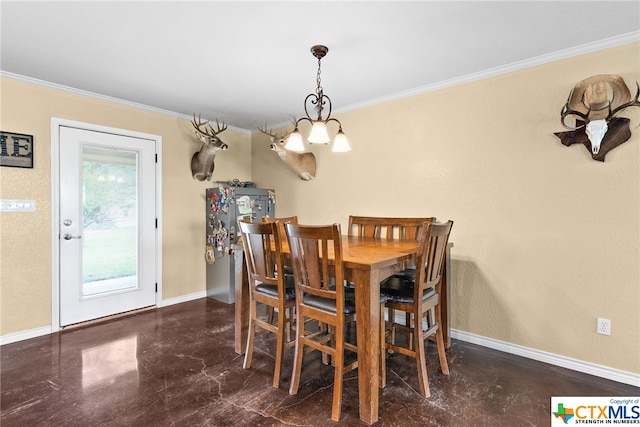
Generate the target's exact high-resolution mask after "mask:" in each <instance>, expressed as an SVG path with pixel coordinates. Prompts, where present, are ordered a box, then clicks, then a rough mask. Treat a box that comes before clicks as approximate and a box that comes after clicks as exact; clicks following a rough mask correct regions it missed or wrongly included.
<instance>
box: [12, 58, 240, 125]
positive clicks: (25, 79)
mask: <svg viewBox="0 0 640 427" xmlns="http://www.w3.org/2000/svg"><path fill="white" fill-rule="evenodd" d="M0 77H2V78H7V79H11V80H16V81H20V82H23V83H29V84H32V85H35V86H40V87H44V88H48V89H54V90H59V91H61V92H66V93H71V94H74V95H80V96H86V97H89V98H93V99H97V100H99V101H105V102H111V103H113V104H119V105H124V106H126V107H132V108H137V109H139V110H145V111H150V112H152V113H158V114H163V115H165V116H170V117H176V118H179V119H185V120H192V117H191V116H188V115H186V114H182V113H176V112H175V111H169V110H164V109H162V108H156V107H151V106H149V105H145V104H139V103H137V102H132V101H127V100H125V99H120V98H115V97H112V96H107V95H102V94H99V93H95V92H90V91H87V90H83V89H77V88H73V87H70V86H65V85H61V84H58V83H52V82H48V81H45V80H40V79H35V78H33V77H27V76H23V75H21V74H15V73H10V72H7V71H2V70H0ZM227 129H229V130H233V131H235V132H240V133H247V134H250V133H251V131H250V130H248V129H242V128H238V127H235V126H228V127H227Z"/></svg>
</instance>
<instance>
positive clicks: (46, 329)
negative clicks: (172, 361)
mask: <svg viewBox="0 0 640 427" xmlns="http://www.w3.org/2000/svg"><path fill="white" fill-rule="evenodd" d="M206 296H207V292H206V291H202V292H196V293H193V294H189V295H182V296H179V297H176V298H169V299H165V300H162V302H161V303H160V304H161V305H159V307H166V306H169V305H173V304H180V303H181V302H187V301H193V300H196V299H199V298H205V297H206ZM52 332H53V331H52V329H51V325H47V326H42V327H40V328H35V329H29V330H27V331H20V332H14V333H12V334H7V335H2V336H0V345H5V344H11V343H14V342H18V341H24V340H28V339H30V338H36V337H41V336H43V335H49V334H51V333H52Z"/></svg>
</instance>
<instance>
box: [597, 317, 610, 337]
mask: <svg viewBox="0 0 640 427" xmlns="http://www.w3.org/2000/svg"><path fill="white" fill-rule="evenodd" d="M596 332H597V333H599V334H602V335H611V320H609V319H603V318H601V317H598V325H597V327H596Z"/></svg>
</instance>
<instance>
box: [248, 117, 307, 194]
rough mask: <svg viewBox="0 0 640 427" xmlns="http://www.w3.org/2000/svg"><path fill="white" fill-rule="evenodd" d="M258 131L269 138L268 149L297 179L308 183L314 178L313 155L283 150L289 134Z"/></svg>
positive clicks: (263, 129) (264, 130) (264, 129)
mask: <svg viewBox="0 0 640 427" xmlns="http://www.w3.org/2000/svg"><path fill="white" fill-rule="evenodd" d="M258 130H259V131H260V132H262V133H264V134H265V135H269V137H271V145H270V148H271V150H272V151H275V152H276V153H278V156H279V157H280V159H281V160H282V161H283V162H285V163H286V164H287V166H289V167H290V168H291V169H292V170H293V171H294V172H295V173H296V175H298V177H299V178H300V179H302V180H304V181H310V180H312V179H314V178H315V177H316V156H315V155H314V154H313V153H296V152H295V151H290V150H287V149H285V148H284V146H285V144H286V143H287V137H288V136H289V135H290V134H291V132H289V133H284V134H282V135H279V134H276V133H273V132H272V131H271V130H268V129H266V126H265V127H264V128H262V127H260V128H258Z"/></svg>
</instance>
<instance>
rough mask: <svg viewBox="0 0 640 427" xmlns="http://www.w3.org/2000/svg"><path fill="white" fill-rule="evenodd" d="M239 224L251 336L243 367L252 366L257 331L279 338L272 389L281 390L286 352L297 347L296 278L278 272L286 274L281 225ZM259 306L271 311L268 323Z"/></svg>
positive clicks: (243, 222)
mask: <svg viewBox="0 0 640 427" xmlns="http://www.w3.org/2000/svg"><path fill="white" fill-rule="evenodd" d="M238 224H239V225H240V232H241V233H242V244H243V247H244V253H245V260H246V264H247V273H248V276H249V333H248V336H247V348H246V351H245V355H244V363H243V365H242V366H243V368H244V369H249V368H250V367H251V359H252V357H253V346H254V339H255V336H256V328H261V329H262V330H263V332H272V333H274V334H275V335H276V337H277V338H276V363H275V367H274V370H273V387H274V388H278V387H279V386H280V373H281V371H282V356H283V353H284V350H285V348H290V347H293V346H294V344H295V341H293V340H292V339H291V334H290V333H289V331H290V328H291V326H290V325H291V319H292V317H293V311H292V310H293V308H294V306H295V291H294V289H293V277H292V276H288V277H290V279H291V280H290V281H289V280H287V276H286V275H285V274H281V273H279V272H282V271H284V255H283V253H282V241H281V239H280V233H279V232H278V223H276V222H270V223H252V222H248V221H245V220H242V221H239V222H238ZM273 248H275V250H274V249H273ZM287 282H290V283H287ZM258 304H262V305H264V306H266V307H267V309H268V310H270V311H271V315H270V314H269V313H267V320H263V319H261V318H260V317H259V316H258ZM274 311H277V313H278V316H277V322H276V323H274V322H273V320H272V314H273V312H274Z"/></svg>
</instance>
